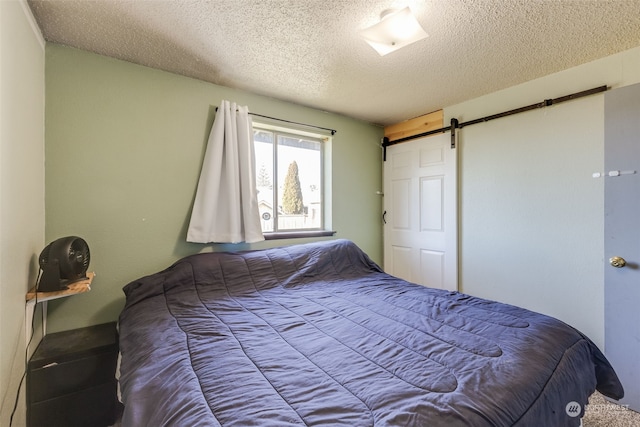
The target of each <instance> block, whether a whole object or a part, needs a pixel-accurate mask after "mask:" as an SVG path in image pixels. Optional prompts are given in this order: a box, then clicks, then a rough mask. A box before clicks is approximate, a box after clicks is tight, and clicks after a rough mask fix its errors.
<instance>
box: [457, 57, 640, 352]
mask: <svg viewBox="0 0 640 427" xmlns="http://www.w3.org/2000/svg"><path fill="white" fill-rule="evenodd" d="M639 81H640V48H635V49H632V50H628V51H625V52H622V53H620V54H616V55H613V56H610V57H607V58H604V59H601V60H597V61H594V62H591V63H588V64H585V65H582V66H579V67H575V68H572V69H568V70H565V71H562V72H559V73H556V74H553V75H550V76H547V77H544V78H540V79H537V80H534V81H530V82H527V83H525V84H522V85H518V86H515V87H512V88H509V89H506V90H502V91H499V92H495V93H492V94H489V95H487V96H483V97H481V98H477V99H474V100H471V101H468V102H464V103H461V104H458V105H454V106H451V107H448V108H445V110H444V112H445V124H446V123H449V121H450V119H451V118H452V117H455V118H457V119H458V120H459V121H460V122H464V121H468V120H473V119H476V118H481V117H485V116H487V115H490V114H495V113H500V112H502V111H506V110H510V109H513V108H518V107H521V106H525V105H529V104H534V103H537V102H540V101H542V100H544V99H552V98H556V97H560V96H564V95H568V94H571V93H574V92H579V91H582V90H586V89H591V88H594V87H598V86H601V85H608V86H610V87H612V88H616V87H621V86H627V85H630V84H633V83H637V82H639ZM460 132H461V133H460V152H459V158H460V165H459V171H460V178H459V179H460V181H459V182H460V184H459V185H460V188H459V191H460V195H459V199H460V200H459V202H460V234H459V236H460V246H459V247H460V260H461V261H460V283H461V288H462V291H463V292H465V293H469V294H472V295H477V296H480V297H484V298H488V299H493V300H498V301H502V302H506V303H510V304H514V305H519V306H522V307H526V308H529V309H532V310H535V311H538V312H542V313H545V314H549V315H552V316H554V317H557V318H559V319H561V320H563V321H565V322H567V323H569V324H571V325H573V326H574V327H576V328H578V329H579V330H581V331H582V332H584V333H585V334H587V335H588V336H589V337H591V338H592V339H593V340H594V341H595V343H596V344H597V345H598V346H599V347H600V348H603V344H604V252H603V249H604V248H603V245H604V236H603V233H604V211H603V209H604V184H603V181H602V179H594V178H592V177H591V174H592V173H593V172H598V171H599V172H602V168H603V165H604V95H603V94H598V95H592V96H589V97H586V98H581V99H578V100H574V101H569V102H565V103H563V104H558V105H555V106H551V107H546V108H543V109H538V110H534V111H531V112H527V113H522V114H518V115H514V116H510V117H507V118H502V119H497V120H494V121H491V122H486V123H481V124H476V125H473V126H469V127H466V128H463V129H462V130H461V131H460Z"/></svg>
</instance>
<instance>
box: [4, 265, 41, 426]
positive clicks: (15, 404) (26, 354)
mask: <svg viewBox="0 0 640 427" xmlns="http://www.w3.org/2000/svg"><path fill="white" fill-rule="evenodd" d="M41 274H42V270H38V277H36V285H35V287H34V290H35V300H34V304H35V306H34V309H33V312H32V313H31V336H30V337H29V341H27V346H26V348H25V349H24V371H23V373H22V377H21V378H20V383H19V384H18V391H17V392H16V400H15V401H14V402H13V410H12V411H11V418H10V419H9V427H12V426H13V417H14V415H15V414H16V410H17V409H18V401H19V400H20V390H22V384H23V383H24V380H25V378H26V376H27V366H29V346H30V345H31V342H32V341H33V336H34V335H35V327H34V325H33V324H34V320H35V318H36V309H35V307H37V306H38V282H39V281H40V275H41Z"/></svg>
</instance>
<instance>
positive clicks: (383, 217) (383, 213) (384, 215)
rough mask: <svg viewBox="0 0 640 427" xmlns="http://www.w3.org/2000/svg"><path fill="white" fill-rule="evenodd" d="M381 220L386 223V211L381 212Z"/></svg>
mask: <svg viewBox="0 0 640 427" xmlns="http://www.w3.org/2000/svg"><path fill="white" fill-rule="evenodd" d="M382 222H384V223H385V224H386V223H387V211H384V212H382Z"/></svg>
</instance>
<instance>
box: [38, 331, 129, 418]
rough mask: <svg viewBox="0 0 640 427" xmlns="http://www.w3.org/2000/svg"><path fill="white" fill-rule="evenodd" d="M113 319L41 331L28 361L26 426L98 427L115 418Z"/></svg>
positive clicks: (114, 341) (116, 338) (116, 346)
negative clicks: (99, 323) (65, 328)
mask: <svg viewBox="0 0 640 427" xmlns="http://www.w3.org/2000/svg"><path fill="white" fill-rule="evenodd" d="M117 360H118V333H117V331H116V323H115V322H112V323H104V324H102V325H95V326H89V327H87V328H80V329H74V330H71V331H64V332H57V333H53V334H48V335H45V336H44V338H43V339H42V341H41V342H40V345H38V348H37V349H36V352H35V353H34V354H33V356H32V357H31V360H30V361H29V366H28V371H27V424H28V426H29V427H54V426H61V427H62V426H64V427H75V426H88V427H89V426H90V427H102V426H108V425H111V424H113V423H114V422H115V419H116V412H117V410H116V408H117V397H116V387H117V385H116V379H115V371H116V363H117Z"/></svg>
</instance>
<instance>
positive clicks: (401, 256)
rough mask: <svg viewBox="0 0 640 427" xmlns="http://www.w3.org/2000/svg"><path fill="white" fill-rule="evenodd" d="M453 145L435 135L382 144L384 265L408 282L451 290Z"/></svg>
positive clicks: (454, 275) (454, 264) (454, 259)
mask: <svg viewBox="0 0 640 427" xmlns="http://www.w3.org/2000/svg"><path fill="white" fill-rule="evenodd" d="M456 164H457V160H456V149H455V148H453V149H452V148H451V137H450V135H448V134H440V135H437V136H430V137H425V138H420V139H416V140H413V141H409V142H404V143H401V144H397V145H392V146H390V147H387V157H386V161H385V162H384V211H385V213H384V219H385V225H384V269H385V271H386V272H387V273H389V274H391V275H394V276H397V277H401V278H403V279H405V280H408V281H410V282H414V283H418V284H421V285H424V286H429V287H433V288H441V289H448V290H457V288H458V256H457V239H458V237H457V234H458V233H457V184H456Z"/></svg>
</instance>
